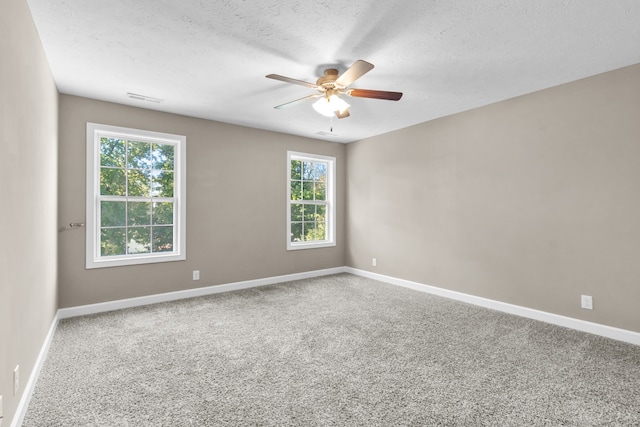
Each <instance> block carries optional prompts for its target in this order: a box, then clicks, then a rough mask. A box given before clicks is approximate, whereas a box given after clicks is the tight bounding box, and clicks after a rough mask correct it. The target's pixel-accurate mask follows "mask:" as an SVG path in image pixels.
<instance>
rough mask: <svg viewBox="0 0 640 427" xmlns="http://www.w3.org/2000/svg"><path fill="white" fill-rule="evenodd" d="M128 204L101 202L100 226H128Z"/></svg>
mask: <svg viewBox="0 0 640 427" xmlns="http://www.w3.org/2000/svg"><path fill="white" fill-rule="evenodd" d="M126 208H127V203H126V202H104V201H102V202H100V226H101V227H117V226H124V225H126V224H125V223H126V214H125V213H126Z"/></svg>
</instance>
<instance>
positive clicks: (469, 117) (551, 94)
mask: <svg viewBox="0 0 640 427" xmlns="http://www.w3.org/2000/svg"><path fill="white" fill-rule="evenodd" d="M639 113H640V65H635V66H632V67H627V68H623V69H620V70H616V71H613V72H609V73H606V74H602V75H598V76H595V77H591V78H587V79H584V80H580V81H576V82H573V83H570V84H566V85H563V86H559V87H555V88H551V89H548V90H544V91H541V92H537V93H534V94H530V95H526V96H522V97H519V98H515V99H511V100H508V101H504V102H500V103H497V104H493V105H490V106H487V107H483V108H479V109H476V110H473V111H468V112H465V113H461V114H457V115H454V116H449V117H446V118H442V119H439V120H434V121H431V122H427V123H423V124H420V125H417V126H413V127H410V128H407V129H403V130H400V131H396V132H392V133H389V134H386V135H382V136H379V137H376V138H370V139H368V140H364V141H359V142H356V143H353V144H349V145H348V147H347V158H348V164H347V171H348V173H347V183H348V184H347V185H348V188H347V200H348V204H347V224H346V229H347V240H348V242H349V247H348V249H347V257H346V262H347V265H349V266H353V267H356V268H361V269H364V270H370V271H373V272H376V273H381V274H386V275H390V276H395V277H399V278H403V279H407V280H412V281H417V282H420V283H425V284H429V285H434V286H438V287H442V288H446V289H450V290H454V291H460V292H465V293H469V294H473V295H477V296H481V297H486V298H491V299H495V300H498V301H503V302H507V303H513V304H517V305H521V306H525V307H530V308H533V309H539V310H543V311H546V312H550V313H556V314H560V315H566V316H570V317H574V318H578V319H584V320H587V321H593V322H597V323H601V324H605V325H610V326H614V327H620V328H624V329H628V330H632V331H636V332H640V310H639V309H638V306H637V304H638V301H640V262H639V261H638V259H639V256H640V250H639V249H640V163H639V160H640V139H639V137H640V114H639ZM372 257H376V258H377V261H378V267H372V266H371V258H372ZM581 294H587V295H592V296H593V301H594V310H593V311H588V310H583V309H581V308H580V295H581Z"/></svg>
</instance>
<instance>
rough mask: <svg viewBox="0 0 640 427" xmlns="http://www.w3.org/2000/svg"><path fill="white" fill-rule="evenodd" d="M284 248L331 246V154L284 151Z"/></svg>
mask: <svg viewBox="0 0 640 427" xmlns="http://www.w3.org/2000/svg"><path fill="white" fill-rule="evenodd" d="M287 163H288V167H287V172H288V173H287V201H288V203H287V249H289V250H292V249H308V248H318V247H326V246H335V245H336V241H335V216H336V215H335V164H336V159H335V157H326V156H318V155H313V154H304V153H295V152H292V151H289V152H288V153H287Z"/></svg>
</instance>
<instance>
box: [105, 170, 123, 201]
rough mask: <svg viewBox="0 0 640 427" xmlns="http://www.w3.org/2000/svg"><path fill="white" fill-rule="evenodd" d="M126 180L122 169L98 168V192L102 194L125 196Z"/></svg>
mask: <svg viewBox="0 0 640 427" xmlns="http://www.w3.org/2000/svg"><path fill="white" fill-rule="evenodd" d="M126 191H127V180H126V178H125V175H124V169H111V168H100V194H101V195H103V196H125V195H126V194H127V193H126Z"/></svg>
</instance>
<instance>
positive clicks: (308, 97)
mask: <svg viewBox="0 0 640 427" xmlns="http://www.w3.org/2000/svg"><path fill="white" fill-rule="evenodd" d="M321 96H322V94H321V93H317V94H315V95H309V96H305V97H304V98H300V99H296V100H294V101H289V102H285V103H284V104H280V105H276V106H275V107H273V108H276V109H278V110H281V109H283V108H288V107H293V106H294V105H296V104H298V103H299V102H302V101H305V100H307V99H313V98H320V97H321Z"/></svg>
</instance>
